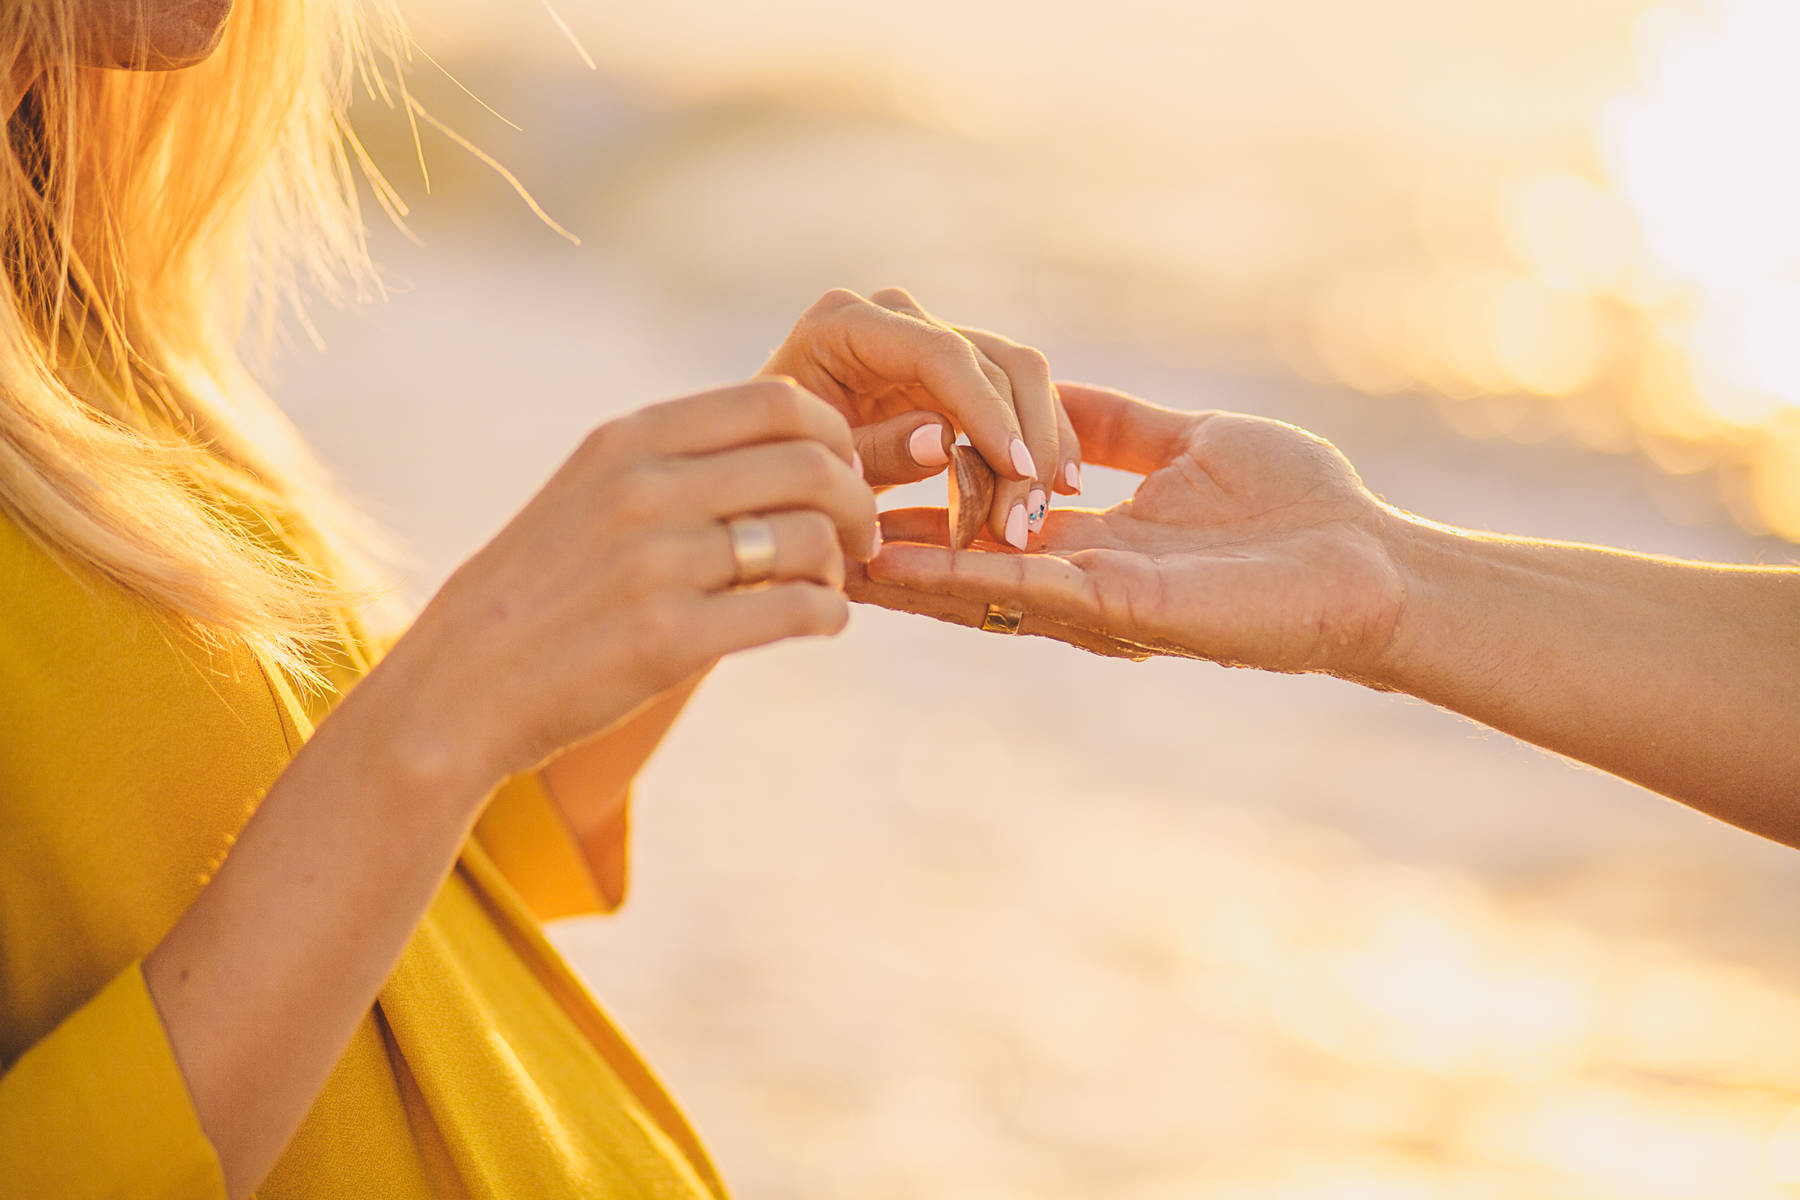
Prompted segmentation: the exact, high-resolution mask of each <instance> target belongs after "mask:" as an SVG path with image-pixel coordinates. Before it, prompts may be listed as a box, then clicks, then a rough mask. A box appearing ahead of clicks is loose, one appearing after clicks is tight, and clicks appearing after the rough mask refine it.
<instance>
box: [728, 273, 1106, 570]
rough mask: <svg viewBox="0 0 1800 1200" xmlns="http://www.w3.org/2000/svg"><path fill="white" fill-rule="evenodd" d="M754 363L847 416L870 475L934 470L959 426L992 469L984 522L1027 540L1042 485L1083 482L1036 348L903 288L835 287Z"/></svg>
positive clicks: (1042, 510)
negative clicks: (923, 304)
mask: <svg viewBox="0 0 1800 1200" xmlns="http://www.w3.org/2000/svg"><path fill="white" fill-rule="evenodd" d="M762 374H765V375H786V376H789V377H791V378H793V379H795V380H797V381H798V382H799V383H800V386H802V387H804V388H806V389H807V390H808V391H810V392H812V393H814V394H815V395H817V396H820V397H822V398H823V399H824V400H826V401H827V402H828V403H830V404H831V405H832V406H833V407H835V408H836V409H837V410H838V411H839V412H841V413H843V414H844V416H845V418H846V419H847V420H848V421H849V422H850V424H851V425H852V426H853V427H854V428H855V437H856V442H857V452H858V453H859V454H860V455H861V456H862V461H863V468H864V474H865V477H866V478H867V479H868V481H869V482H870V483H871V484H874V485H876V486H877V487H886V486H891V485H893V484H900V483H912V482H916V481H917V480H920V479H926V478H929V477H930V476H932V475H935V474H937V473H938V472H939V471H942V470H943V469H944V467H945V465H946V464H947V463H948V462H949V447H950V443H951V441H952V440H953V439H954V436H955V433H956V432H958V431H960V432H963V433H966V434H968V437H969V442H970V444H971V445H972V446H974V448H975V450H976V451H977V452H978V453H979V454H980V455H981V456H982V458H984V459H985V460H987V463H988V465H989V466H991V467H992V468H993V469H994V472H995V475H996V476H997V479H996V486H995V488H994V504H993V508H992V509H991V510H990V512H989V515H988V528H989V529H990V530H991V531H992V532H993V536H994V540H995V541H999V542H1006V543H1008V544H1010V545H1013V546H1016V547H1018V548H1019V549H1021V550H1023V549H1024V548H1025V545H1026V541H1027V538H1028V536H1029V535H1030V534H1033V533H1036V532H1037V531H1038V530H1040V529H1042V528H1043V524H1044V518H1045V516H1046V515H1047V513H1048V511H1049V504H1050V495H1051V494H1052V493H1054V492H1061V493H1062V494H1064V495H1074V494H1076V493H1078V492H1080V490H1081V445H1080V442H1079V441H1078V440H1077V438H1076V436H1075V431H1074V428H1073V427H1072V426H1071V425H1070V424H1069V418H1068V415H1067V414H1066V413H1065V412H1064V411H1063V406H1062V402H1061V400H1060V399H1058V397H1057V394H1056V388H1055V385H1054V384H1052V383H1051V381H1050V368H1049V366H1048V364H1047V363H1046V362H1045V361H1044V356H1043V355H1042V354H1040V353H1038V351H1036V350H1034V349H1032V348H1031V347H1029V346H1021V345H1019V344H1018V343H1017V342H1013V341H1010V340H1008V339H1006V338H1004V337H1001V336H1000V335H999V334H995V333H989V332H987V331H985V330H980V329H963V328H957V327H954V326H951V325H948V324H945V323H944V322H943V321H940V320H938V319H937V318H936V317H933V316H931V315H930V314H929V313H927V312H926V311H925V310H924V309H922V308H920V307H919V305H918V303H917V302H916V301H915V300H914V299H913V298H912V297H911V296H910V295H908V294H907V293H906V292H905V291H903V290H901V289H899V288H884V289H882V290H881V291H878V292H876V293H875V294H874V295H872V296H870V297H869V298H868V299H864V298H863V297H861V296H859V295H857V294H856V293H855V292H852V291H847V290H844V289H836V290H833V291H830V292H827V293H825V295H824V296H822V297H820V298H819V300H818V301H817V302H816V303H815V304H814V305H813V306H812V307H811V308H809V309H807V310H806V312H805V313H803V314H802V315H801V317H800V320H799V321H798V322H796V323H795V325H794V328H793V331H792V332H791V333H789V334H788V337H787V340H786V341H785V342H783V343H782V344H781V347H780V348H779V349H778V350H776V351H775V353H774V355H773V356H772V357H771V358H770V359H769V361H768V362H767V363H766V364H765V365H764V366H763V369H762Z"/></svg>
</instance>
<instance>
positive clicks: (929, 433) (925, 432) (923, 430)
mask: <svg viewBox="0 0 1800 1200" xmlns="http://www.w3.org/2000/svg"><path fill="white" fill-rule="evenodd" d="M906 449H907V451H908V452H909V453H911V455H912V457H913V461H914V462H916V463H918V464H919V465H920V466H921V467H941V466H943V465H944V464H945V463H947V462H949V461H950V455H949V454H948V453H946V452H945V450H944V431H943V429H941V428H940V427H938V426H937V425H921V426H919V427H918V428H917V429H915V430H913V432H912V436H911V437H909V438H907V439H906Z"/></svg>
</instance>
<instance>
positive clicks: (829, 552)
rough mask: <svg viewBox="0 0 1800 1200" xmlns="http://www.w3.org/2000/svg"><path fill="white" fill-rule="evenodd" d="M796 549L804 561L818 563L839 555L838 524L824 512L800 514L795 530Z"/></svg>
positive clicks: (809, 563)
mask: <svg viewBox="0 0 1800 1200" xmlns="http://www.w3.org/2000/svg"><path fill="white" fill-rule="evenodd" d="M794 543H795V545H794V549H795V552H796V553H797V554H798V556H799V558H800V559H801V561H802V562H804V563H806V564H808V565H817V564H818V563H821V562H826V561H835V560H836V559H837V557H838V533H837V525H836V524H835V523H834V522H833V521H832V519H831V518H830V517H828V516H826V515H825V514H824V513H822V512H805V513H801V514H800V519H799V521H798V522H796V527H795V530H794Z"/></svg>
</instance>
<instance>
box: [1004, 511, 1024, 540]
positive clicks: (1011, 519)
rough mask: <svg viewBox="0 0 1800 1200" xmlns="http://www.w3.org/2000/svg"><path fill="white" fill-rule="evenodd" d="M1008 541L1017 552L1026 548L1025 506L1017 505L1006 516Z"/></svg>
mask: <svg viewBox="0 0 1800 1200" xmlns="http://www.w3.org/2000/svg"><path fill="white" fill-rule="evenodd" d="M1006 540H1007V543H1008V544H1009V545H1011V546H1012V547H1013V548H1014V549H1015V550H1023V549H1024V548H1025V506H1024V505H1023V504H1015V505H1013V506H1012V511H1011V512H1010V513H1008V514H1007V515H1006Z"/></svg>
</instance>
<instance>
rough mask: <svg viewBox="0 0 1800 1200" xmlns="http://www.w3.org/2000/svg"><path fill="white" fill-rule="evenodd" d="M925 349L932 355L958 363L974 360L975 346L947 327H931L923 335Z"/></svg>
mask: <svg viewBox="0 0 1800 1200" xmlns="http://www.w3.org/2000/svg"><path fill="white" fill-rule="evenodd" d="M925 349H926V350H927V351H929V352H930V353H932V354H935V355H938V356H940V357H942V358H946V359H955V360H957V361H959V362H971V361H974V359H975V346H974V344H973V343H971V342H970V341H969V339H968V338H966V337H964V336H963V335H962V334H960V333H958V332H956V330H954V329H952V328H950V327H949V326H948V325H933V326H931V327H930V329H929V330H928V331H927V332H926V334H925Z"/></svg>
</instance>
